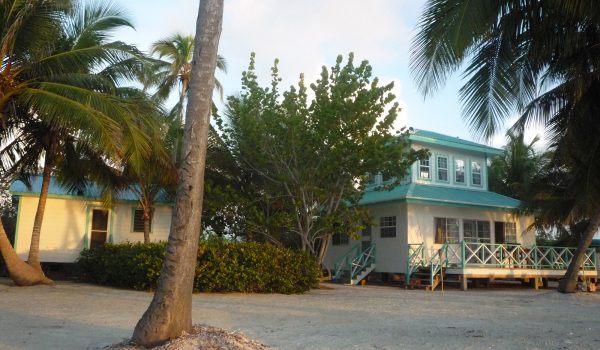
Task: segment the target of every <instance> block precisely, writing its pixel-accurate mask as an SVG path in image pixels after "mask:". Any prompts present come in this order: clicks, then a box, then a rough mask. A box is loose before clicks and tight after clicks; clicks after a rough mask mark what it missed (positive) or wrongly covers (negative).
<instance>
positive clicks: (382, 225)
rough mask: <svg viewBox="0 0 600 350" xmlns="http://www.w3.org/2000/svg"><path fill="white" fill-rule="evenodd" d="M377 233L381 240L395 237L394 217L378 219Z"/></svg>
mask: <svg viewBox="0 0 600 350" xmlns="http://www.w3.org/2000/svg"><path fill="white" fill-rule="evenodd" d="M379 232H380V235H381V238H389V237H396V216H382V217H381V218H379Z"/></svg>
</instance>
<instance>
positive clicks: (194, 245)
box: [132, 0, 223, 346]
mask: <svg viewBox="0 0 600 350" xmlns="http://www.w3.org/2000/svg"><path fill="white" fill-rule="evenodd" d="M222 21H223V0H203V1H200V7H199V10H198V21H197V23H196V39H195V40H196V41H195V48H194V61H193V63H192V72H191V80H190V89H189V91H188V106H187V110H186V121H185V136H184V143H183V158H182V162H181V166H180V169H179V174H178V184H177V198H176V201H175V208H174V210H173V220H172V223H171V232H170V234H169V241H168V243H167V250H166V255H165V260H164V264H163V268H162V271H161V275H160V278H159V281H158V287H157V289H156V292H155V293H154V298H153V299H152V302H151V303H150V306H149V308H148V310H146V312H145V313H144V315H143V316H142V318H141V319H140V320H139V322H138V324H137V325H136V327H135V330H134V332H133V337H132V341H133V342H135V343H137V344H140V345H143V346H154V345H157V344H160V343H162V342H164V341H167V340H169V339H171V338H175V337H179V336H181V335H182V334H183V332H190V331H191V328H192V290H193V283H194V271H195V268H196V259H197V254H198V239H199V236H200V229H201V226H200V217H201V214H202V196H203V190H204V166H205V160H206V145H207V139H208V129H209V126H210V113H211V106H212V92H213V85H214V74H215V68H216V64H217V51H218V45H219V37H220V35H221V26H222Z"/></svg>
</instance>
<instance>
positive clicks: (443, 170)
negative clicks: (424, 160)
mask: <svg viewBox="0 0 600 350" xmlns="http://www.w3.org/2000/svg"><path fill="white" fill-rule="evenodd" d="M437 179H438V181H442V182H448V157H446V156H438V157H437Z"/></svg>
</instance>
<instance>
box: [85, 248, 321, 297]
mask: <svg viewBox="0 0 600 350" xmlns="http://www.w3.org/2000/svg"><path fill="white" fill-rule="evenodd" d="M165 247H166V244H165V243H149V244H141V243H136V244H133V243H120V244H106V245H104V246H102V247H100V248H96V249H91V250H89V249H86V250H84V251H82V252H81V254H80V256H79V259H78V260H77V266H78V270H79V276H80V278H81V279H82V280H83V281H87V282H92V283H97V284H102V285H109V286H114V287H119V288H133V289H136V290H153V289H154V288H156V286H157V284H158V278H159V276H160V271H161V268H162V262H163V258H164V255H165ZM319 273H320V271H319V266H318V264H317V263H316V261H315V260H314V258H312V257H310V256H308V255H306V254H304V253H299V252H294V251H292V250H289V249H285V248H279V247H276V246H274V245H271V244H262V243H256V242H232V241H226V240H223V239H209V240H203V241H201V242H200V246H199V248H198V260H197V265H196V274H195V278H194V291H195V292H248V293H285V294H289V293H302V292H305V291H308V290H309V289H310V288H311V287H313V286H315V285H316V284H317V281H318V276H319Z"/></svg>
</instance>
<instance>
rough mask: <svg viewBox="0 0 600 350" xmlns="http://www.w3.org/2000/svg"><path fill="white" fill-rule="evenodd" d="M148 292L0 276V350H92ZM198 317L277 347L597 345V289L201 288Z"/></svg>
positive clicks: (124, 328)
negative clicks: (267, 291)
mask: <svg viewBox="0 0 600 350" xmlns="http://www.w3.org/2000/svg"><path fill="white" fill-rule="evenodd" d="M150 299H151V294H149V293H144V292H133V291H125V290H118V289H112V288H104V287H97V286H91V285H85V284H75V283H66V282H63V283H60V282H59V284H58V285H57V286H55V287H48V286H37V287H27V288H18V287H12V286H10V283H9V282H8V281H7V280H2V279H0V349H96V348H102V347H104V346H107V345H109V344H113V343H117V342H119V341H122V340H123V339H125V338H128V337H129V336H130V335H131V331H132V329H133V327H134V325H135V323H136V321H137V320H138V319H139V317H140V315H141V314H142V313H143V311H144V310H145V308H146V307H147V306H148V304H149V302H150ZM193 308H194V322H196V323H203V324H209V325H212V326H215V327H221V328H224V329H226V330H230V331H240V332H242V333H244V334H246V335H248V336H249V337H251V338H254V339H256V340H258V341H260V342H262V343H265V344H267V345H270V346H273V347H276V348H281V349H342V348H343V349H432V348H440V349H444V350H448V349H599V348H600V294H599V293H595V294H587V293H586V294H583V293H580V294H575V295H562V294H559V293H557V292H555V291H553V290H541V291H535V290H531V289H520V288H519V289H503V290H498V289H471V290H469V291H467V292H461V291H458V290H452V291H445V292H438V291H436V292H433V293H431V292H425V291H420V290H409V291H407V290H401V289H398V288H393V287H379V286H363V287H358V286H356V287H350V286H339V285H335V286H334V287H333V289H319V290H314V291H312V292H310V293H307V294H304V295H255V294H252V295H247V294H199V295H196V296H195V297H194V306H193Z"/></svg>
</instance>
